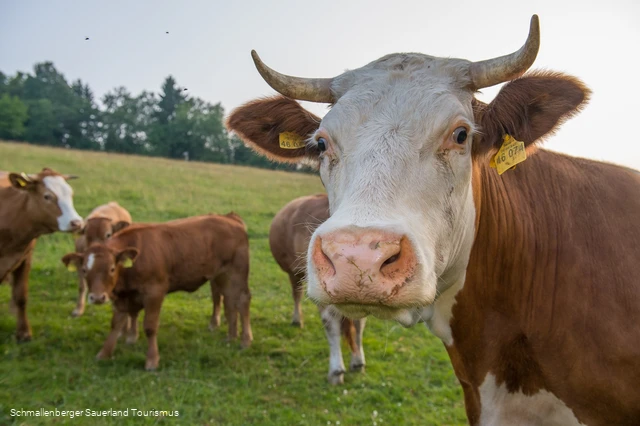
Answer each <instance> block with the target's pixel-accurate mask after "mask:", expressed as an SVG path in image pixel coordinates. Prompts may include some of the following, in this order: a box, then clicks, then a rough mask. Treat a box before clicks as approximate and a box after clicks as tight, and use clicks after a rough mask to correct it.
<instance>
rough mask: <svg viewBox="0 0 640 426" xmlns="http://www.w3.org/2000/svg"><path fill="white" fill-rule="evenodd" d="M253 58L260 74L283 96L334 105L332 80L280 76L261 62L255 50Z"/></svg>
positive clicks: (252, 54)
mask: <svg viewBox="0 0 640 426" xmlns="http://www.w3.org/2000/svg"><path fill="white" fill-rule="evenodd" d="M251 57H252V58H253V62H254V63H255V64H256V68H257V69H258V72H259V73H260V75H261V76H262V78H264V81H266V82H267V84H269V86H271V87H272V88H273V89H274V90H275V91H277V92H279V93H281V94H282V95H284V96H286V97H288V98H292V99H298V100H300V101H310V102H326V103H333V102H334V101H335V97H334V96H333V93H331V80H332V79H330V78H300V77H292V76H290V75H285V74H280V73H279V72H277V71H275V70H273V69H271V68H269V67H268V66H266V65H265V64H264V62H262V60H260V57H259V56H258V54H257V53H256V51H255V50H252V51H251Z"/></svg>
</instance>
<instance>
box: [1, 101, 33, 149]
mask: <svg viewBox="0 0 640 426" xmlns="http://www.w3.org/2000/svg"><path fill="white" fill-rule="evenodd" d="M27 117H28V115H27V106H26V105H25V104H24V103H23V102H22V101H21V100H20V98H18V97H17V96H9V95H8V94H7V93H5V94H4V95H2V96H0V138H5V139H20V138H22V135H23V134H24V123H25V121H27Z"/></svg>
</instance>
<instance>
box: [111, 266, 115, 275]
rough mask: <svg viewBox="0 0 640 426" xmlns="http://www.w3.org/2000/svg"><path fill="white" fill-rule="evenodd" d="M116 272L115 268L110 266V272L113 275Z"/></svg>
mask: <svg viewBox="0 0 640 426" xmlns="http://www.w3.org/2000/svg"><path fill="white" fill-rule="evenodd" d="M115 271H116V267H115V266H112V267H111V270H110V272H111V273H112V274H113V273H114V272H115Z"/></svg>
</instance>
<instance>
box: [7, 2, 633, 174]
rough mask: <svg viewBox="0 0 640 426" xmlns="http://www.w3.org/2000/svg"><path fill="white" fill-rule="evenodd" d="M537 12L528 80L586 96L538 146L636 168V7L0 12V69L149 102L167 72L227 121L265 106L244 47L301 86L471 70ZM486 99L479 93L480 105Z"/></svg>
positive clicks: (187, 5)
mask: <svg viewBox="0 0 640 426" xmlns="http://www.w3.org/2000/svg"><path fill="white" fill-rule="evenodd" d="M534 13H536V14H538V15H539V17H540V28H541V37H542V41H541V46H540V53H539V54H538V58H537V60H536V62H535V63H534V65H533V68H546V69H552V70H557V71H563V72H566V73H569V74H572V75H575V76H577V77H579V78H581V79H582V80H583V81H584V82H586V84H587V85H588V86H589V87H591V89H592V90H593V91H594V93H593V97H592V100H591V103H590V105H589V106H588V107H587V108H586V109H585V110H584V111H583V112H582V113H581V114H580V115H579V116H578V117H576V118H574V119H573V120H571V121H570V122H568V123H566V124H565V125H564V127H563V130H561V131H560V132H559V133H558V134H557V135H556V136H555V137H554V138H553V139H551V140H549V141H548V142H547V143H546V147H547V148H550V149H553V150H556V151H562V152H567V153H570V154H573V155H578V156H583V157H589V158H595V159H600V160H606V161H611V162H615V163H618V164H623V165H627V166H629V167H633V168H636V169H640V138H639V137H638V133H639V131H638V128H639V126H637V124H638V123H639V122H640V117H639V116H638V114H639V113H640V109H639V108H638V107H637V104H638V100H640V84H639V82H638V78H640V1H637V0H607V1H601V0H598V1H589V0H585V1H579V2H578V1H574V2H570V1H560V0H544V1H534V0H527V1H518V0H507V1H491V0H483V1H461V0H457V1H445V0H440V1H428V0H415V1H414V0H387V1H371V0H370V1H364V0H363V1H351V0H324V1H323V0H315V1H303V0H284V1H277V0H262V1H257V0H253V1H242V0H227V1H224V2H222V1H217V0H198V1H195V0H194V1H189V0H183V1H182V0H181V1H178V0H175V1H141V0H135V1H134V0H126V1H116V0H102V1H88V0H87V1H62V0H46V1H29V0H16V1H9V0H0V70H1V71H3V72H4V73H6V74H14V73H15V72H16V71H18V70H22V71H31V70H32V67H33V65H34V64H35V63H36V62H42V61H47V60H48V61H53V62H54V64H55V65H56V67H57V68H58V70H60V71H61V72H63V73H64V75H65V76H66V77H67V79H68V80H69V81H71V80H73V79H76V78H81V79H82V80H83V81H85V82H87V83H88V84H89V85H90V87H91V88H92V89H93V90H94V92H95V94H96V96H97V97H102V95H104V93H105V92H107V91H109V90H110V89H112V88H114V87H116V86H125V87H127V88H128V89H129V90H130V91H131V92H133V93H134V94H137V93H139V92H140V91H142V90H152V91H155V92H157V91H159V88H160V85H161V84H162V81H163V80H164V78H165V77H166V76H167V75H169V74H171V75H173V76H174V77H175V78H176V79H177V81H178V84H179V85H180V86H182V87H186V88H187V89H188V93H190V94H191V95H192V96H198V97H201V98H203V99H205V100H207V101H210V102H214V103H215V102H221V103H222V105H223V106H224V108H225V110H226V111H227V112H229V111H230V110H231V109H233V108H234V107H236V106H238V105H240V104H242V103H243V102H245V101H248V100H250V99H253V98H256V97H259V96H264V95H269V94H273V91H272V90H271V89H270V88H269V87H268V86H267V85H266V83H264V82H263V80H262V79H261V78H260V76H259V74H258V73H257V71H256V70H255V68H254V66H253V62H252V61H251V56H250V51H251V49H256V50H257V51H258V53H259V54H260V56H261V57H262V59H263V60H264V61H265V62H266V63H267V64H268V65H270V66H271V67H273V68H275V69H277V70H278V71H280V72H283V73H286V74H293V75H299V76H304V77H331V76H334V75H337V74H339V73H341V72H342V71H344V70H345V69H353V68H357V67H360V66H362V65H365V64H366V63H368V62H371V61H372V60H374V59H377V58H379V57H381V56H383V55H385V54H388V53H394V52H409V51H413V52H422V53H427V54H430V55H436V56H451V57H459V58H465V59H470V60H481V59H487V58H491V57H494V56H500V55H503V54H506V53H510V52H512V51H514V50H517V49H518V48H519V47H520V46H521V45H522V44H523V42H524V40H525V39H526V35H527V31H528V27H529V19H530V17H531V15H532V14H534ZM167 31H168V32H169V34H166V32H167ZM85 37H89V40H88V41H87V40H85ZM497 90H498V88H489V89H484V91H483V92H484V93H483V95H482V99H483V100H485V101H489V100H490V99H491V98H492V97H493V96H494V95H495V93H496V92H497ZM305 105H306V106H308V107H309V108H310V109H312V111H313V112H315V113H316V114H319V115H323V114H324V113H325V112H326V107H325V106H323V105H312V104H306V103H305Z"/></svg>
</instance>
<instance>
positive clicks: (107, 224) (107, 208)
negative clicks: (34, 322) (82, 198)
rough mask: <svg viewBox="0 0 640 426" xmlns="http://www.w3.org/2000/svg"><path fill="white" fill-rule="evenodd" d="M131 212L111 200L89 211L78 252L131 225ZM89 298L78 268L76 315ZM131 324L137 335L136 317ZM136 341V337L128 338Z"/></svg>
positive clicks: (80, 313) (85, 284)
mask: <svg viewBox="0 0 640 426" xmlns="http://www.w3.org/2000/svg"><path fill="white" fill-rule="evenodd" d="M131 223H132V219H131V214H130V213H129V212H128V211H127V210H126V209H125V208H124V207H122V206H121V205H120V204H118V203H117V202H115V201H111V202H109V203H107V204H103V205H101V206H98V207H96V208H95V209H93V210H92V211H91V213H89V215H88V216H87V218H86V219H85V222H84V227H83V228H82V230H81V231H80V234H79V236H78V238H76V241H75V247H76V253H83V252H84V251H85V250H86V249H87V247H89V246H90V245H91V244H93V243H95V242H103V241H106V240H108V239H109V238H111V236H112V235H113V234H115V233H116V232H118V231H119V230H121V229H124V228H126V227H127V226H129V225H131ZM86 298H87V283H86V282H85V280H84V277H83V275H82V269H78V302H77V304H76V307H75V308H74V309H73V312H71V315H72V316H74V317H78V316H81V315H82V314H83V313H84V308H85V300H86ZM131 320H132V321H133V322H132V323H131V326H132V327H133V329H132V332H133V333H135V336H137V330H136V329H135V325H136V319H135V318H131ZM128 339H129V340H133V341H135V338H128Z"/></svg>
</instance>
